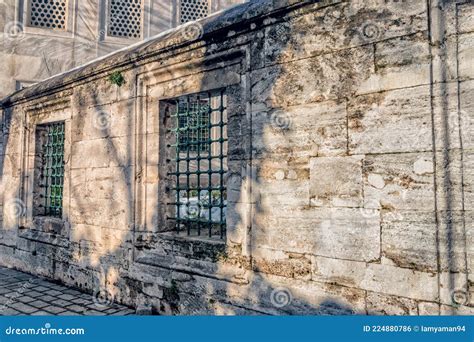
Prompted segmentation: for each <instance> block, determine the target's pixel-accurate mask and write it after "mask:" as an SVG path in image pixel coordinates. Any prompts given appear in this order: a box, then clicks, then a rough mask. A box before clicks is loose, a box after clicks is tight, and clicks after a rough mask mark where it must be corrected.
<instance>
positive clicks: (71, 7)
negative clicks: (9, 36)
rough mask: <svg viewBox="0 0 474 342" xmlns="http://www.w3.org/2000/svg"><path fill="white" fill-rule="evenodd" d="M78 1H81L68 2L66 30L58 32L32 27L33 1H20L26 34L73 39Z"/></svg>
mask: <svg viewBox="0 0 474 342" xmlns="http://www.w3.org/2000/svg"><path fill="white" fill-rule="evenodd" d="M77 1H79V0H67V13H66V29H65V30H56V29H49V28H41V27H35V26H30V25H29V21H30V15H31V10H30V9H31V0H20V1H19V4H18V5H19V8H20V10H21V9H22V13H21V14H20V18H21V22H22V25H23V30H24V32H25V33H29V34H39V35H47V36H56V37H63V38H73V36H74V33H75V26H74V24H75V21H76V13H77V10H76V9H77Z"/></svg>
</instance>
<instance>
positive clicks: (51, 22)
mask: <svg viewBox="0 0 474 342" xmlns="http://www.w3.org/2000/svg"><path fill="white" fill-rule="evenodd" d="M66 16H67V0H60V1H58V0H31V2H30V16H29V25H30V26H35V27H42V28H50V29H56V30H65V29H66Z"/></svg>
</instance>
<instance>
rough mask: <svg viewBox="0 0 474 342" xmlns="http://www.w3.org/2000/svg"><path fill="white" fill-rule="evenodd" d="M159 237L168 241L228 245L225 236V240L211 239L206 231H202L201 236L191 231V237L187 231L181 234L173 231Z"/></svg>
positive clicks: (216, 237)
mask: <svg viewBox="0 0 474 342" xmlns="http://www.w3.org/2000/svg"><path fill="white" fill-rule="evenodd" d="M158 237H160V238H163V239H166V240H180V241H197V242H204V243H210V244H213V245H225V244H226V242H225V241H226V239H225V235H224V238H222V239H221V238H220V236H212V237H209V235H208V234H207V232H206V231H205V230H204V229H203V230H202V231H201V235H197V231H191V234H190V235H188V233H187V232H186V231H182V232H180V233H178V232H176V231H172V232H161V233H158Z"/></svg>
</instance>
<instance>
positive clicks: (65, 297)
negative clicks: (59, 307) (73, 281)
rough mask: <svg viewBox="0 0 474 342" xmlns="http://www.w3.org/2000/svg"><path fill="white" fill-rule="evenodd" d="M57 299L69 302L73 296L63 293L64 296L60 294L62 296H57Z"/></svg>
mask: <svg viewBox="0 0 474 342" xmlns="http://www.w3.org/2000/svg"><path fill="white" fill-rule="evenodd" d="M58 298H61V299H64V300H71V299H74V296H73V295H70V294H66V293H65V294H62V295H60V296H58Z"/></svg>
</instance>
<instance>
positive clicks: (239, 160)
mask: <svg viewBox="0 0 474 342" xmlns="http://www.w3.org/2000/svg"><path fill="white" fill-rule="evenodd" d="M473 16H474V2H472V1H455V0H452V1H442V0H433V1H425V0H414V1H395V0H394V1H389V0H383V1H382V0H369V1H358V0H357V1H356V0H353V1H293V0H273V1H272V0H264V1H251V2H249V3H245V4H242V5H239V6H236V7H233V8H230V9H228V10H226V11H223V12H219V13H216V14H214V15H212V16H210V17H208V18H205V19H201V20H199V21H196V22H191V23H188V24H185V25H184V26H180V27H177V28H176V29H173V30H171V31H167V32H165V33H163V34H161V35H158V36H155V37H153V38H151V39H148V40H145V41H144V42H141V43H137V44H136V45H133V46H131V47H130V48H128V49H124V50H120V51H118V52H116V53H114V54H111V55H108V56H106V57H103V58H101V59H97V60H95V61H92V62H89V63H88V64H84V65H82V66H79V67H76V68H75V69H72V70H70V71H67V72H65V73H63V74H59V75H57V76H54V77H52V78H49V79H47V80H45V81H43V82H40V83H37V84H35V85H32V86H30V87H28V88H26V89H23V90H20V91H18V92H16V93H14V94H12V95H10V96H9V97H7V98H5V99H4V100H3V101H2V102H1V106H2V112H1V117H0V119H1V121H2V124H3V135H2V139H1V140H0V173H1V190H2V191H1V194H0V196H1V197H0V203H1V205H2V207H1V211H0V212H2V213H3V215H1V216H0V220H1V221H0V222H1V225H0V227H1V230H0V266H7V267H12V268H16V269H18V270H21V271H25V272H28V273H33V274H37V275H41V276H45V277H49V278H52V279H55V280H58V281H61V282H62V283H64V284H66V285H71V286H73V287H77V288H79V289H83V290H86V291H88V292H90V293H94V292H97V291H101V292H103V293H105V294H106V295H107V296H109V297H110V298H113V300H115V301H117V302H118V303H121V304H124V305H127V306H131V307H138V308H143V307H147V308H151V312H153V313H154V314H169V315H174V314H178V315H189V314H194V315H196V314H277V315H281V314H395V315H439V314H468V315H470V314H474V274H473V272H474V269H473V267H474V247H473V246H474V244H473V239H474V225H473V218H474V96H473V94H474V20H473Z"/></svg>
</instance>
